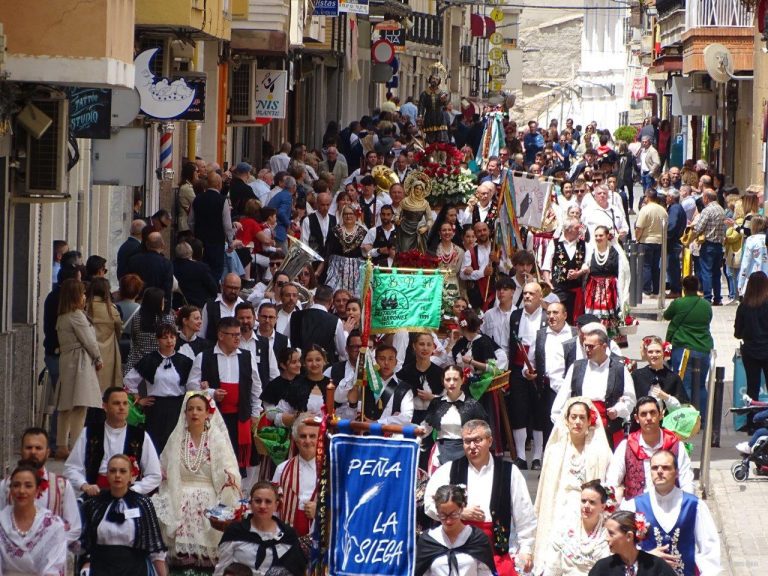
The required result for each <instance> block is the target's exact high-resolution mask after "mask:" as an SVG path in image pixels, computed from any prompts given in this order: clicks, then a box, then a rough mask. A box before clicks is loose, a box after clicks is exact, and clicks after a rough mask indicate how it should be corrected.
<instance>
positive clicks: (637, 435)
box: [605, 396, 694, 501]
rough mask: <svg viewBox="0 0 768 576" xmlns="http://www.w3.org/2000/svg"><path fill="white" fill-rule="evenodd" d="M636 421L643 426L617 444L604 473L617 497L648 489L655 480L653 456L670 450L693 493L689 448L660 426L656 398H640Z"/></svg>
mask: <svg viewBox="0 0 768 576" xmlns="http://www.w3.org/2000/svg"><path fill="white" fill-rule="evenodd" d="M636 408H637V413H636V414H635V421H636V422H637V423H638V424H639V425H640V429H639V430H636V431H635V432H632V433H631V434H630V435H629V437H628V438H627V439H626V440H622V442H621V444H619V445H618V447H617V448H616V452H614V453H613V458H611V464H610V466H608V472H607V473H606V475H605V482H606V484H607V485H608V486H613V487H614V488H615V489H616V499H617V500H619V501H621V500H622V498H624V499H626V500H630V499H632V498H634V497H635V496H637V495H638V494H642V493H643V492H646V491H647V490H648V489H649V488H650V487H651V486H652V484H653V481H652V475H651V460H650V459H651V456H653V455H654V454H655V453H656V452H658V451H659V450H669V451H670V452H671V453H672V454H674V455H675V459H676V461H677V470H678V479H679V483H680V488H681V489H682V490H683V492H688V493H690V494H693V493H694V485H693V470H692V469H691V459H690V457H689V456H688V451H687V450H686V449H685V446H683V443H682V442H680V441H679V440H678V438H677V436H676V435H675V434H674V433H672V432H670V431H669V430H664V429H663V428H662V427H661V411H660V409H659V404H658V402H657V400H656V399H655V398H652V397H650V396H644V397H643V398H640V399H638V401H637V405H636Z"/></svg>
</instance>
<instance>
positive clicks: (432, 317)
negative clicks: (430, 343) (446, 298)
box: [371, 268, 443, 334]
mask: <svg viewBox="0 0 768 576" xmlns="http://www.w3.org/2000/svg"><path fill="white" fill-rule="evenodd" d="M428 272H433V273H431V274H430V273H428ZM371 287H372V288H373V293H372V295H371V333H372V334H381V333H388V332H395V331H396V330H409V331H411V332H418V331H425V330H435V329H437V328H439V327H440V310H441V307H442V295H443V275H442V274H441V273H440V272H437V271H431V270H425V271H419V272H416V273H403V272H398V271H397V269H396V268H392V270H391V272H385V271H383V270H379V269H377V268H374V270H373V279H372V281H371Z"/></svg>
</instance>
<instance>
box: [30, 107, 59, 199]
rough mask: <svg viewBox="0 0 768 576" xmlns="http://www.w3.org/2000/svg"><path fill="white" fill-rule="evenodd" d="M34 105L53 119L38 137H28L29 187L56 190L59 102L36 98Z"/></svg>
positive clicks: (31, 188)
mask: <svg viewBox="0 0 768 576" xmlns="http://www.w3.org/2000/svg"><path fill="white" fill-rule="evenodd" d="M35 106H37V107H38V108H40V110H42V111H43V113H45V114H46V115H47V116H48V117H50V118H51V119H52V120H53V123H52V124H51V127H50V128H48V130H46V131H45V134H43V135H42V137H40V138H39V139H37V138H33V137H32V136H30V138H29V157H30V160H31V161H30V164H29V166H28V171H29V189H30V190H57V189H58V175H59V170H60V168H61V166H60V165H59V163H60V162H61V161H62V158H61V151H60V150H59V149H58V147H59V141H60V138H61V135H60V131H61V122H60V121H59V120H60V119H59V114H60V113H61V107H60V103H59V101H57V100H38V101H35Z"/></svg>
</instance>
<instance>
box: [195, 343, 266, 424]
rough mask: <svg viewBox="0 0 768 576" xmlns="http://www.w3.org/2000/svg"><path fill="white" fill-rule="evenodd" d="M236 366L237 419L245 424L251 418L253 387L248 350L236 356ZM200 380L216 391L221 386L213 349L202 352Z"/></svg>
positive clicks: (217, 363)
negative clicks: (237, 389)
mask: <svg viewBox="0 0 768 576" xmlns="http://www.w3.org/2000/svg"><path fill="white" fill-rule="evenodd" d="M237 364H238V368H239V372H240V374H239V376H240V377H239V381H238V383H239V384H240V391H239V393H238V406H237V417H238V418H239V419H240V421H241V422H245V421H246V420H248V419H249V418H250V417H251V388H252V387H253V378H252V376H251V366H252V365H251V353H250V352H248V350H241V351H240V354H238V355H237ZM200 373H201V374H200V380H201V381H203V382H208V387H209V388H212V389H214V390H215V389H217V388H219V386H221V379H220V378H219V362H218V360H217V359H216V354H214V352H213V349H211V350H206V351H205V352H203V359H202V362H201V364H200Z"/></svg>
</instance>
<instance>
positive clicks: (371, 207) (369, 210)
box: [359, 194, 378, 228]
mask: <svg viewBox="0 0 768 576" xmlns="http://www.w3.org/2000/svg"><path fill="white" fill-rule="evenodd" d="M359 203H360V210H361V211H362V213H363V224H365V227H366V228H373V227H374V226H375V225H376V207H377V204H378V203H377V197H376V195H375V194H374V196H373V201H372V202H367V201H366V200H365V198H363V197H362V196H360V199H359Z"/></svg>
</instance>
